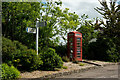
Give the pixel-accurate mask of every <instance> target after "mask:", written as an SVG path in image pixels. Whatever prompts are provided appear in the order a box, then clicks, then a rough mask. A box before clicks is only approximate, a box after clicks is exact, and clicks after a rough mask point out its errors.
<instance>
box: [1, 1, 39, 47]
mask: <svg viewBox="0 0 120 80" xmlns="http://www.w3.org/2000/svg"><path fill="white" fill-rule="evenodd" d="M39 7H40V6H39V3H38V2H32V3H31V2H3V3H2V26H3V36H5V37H9V38H10V39H12V40H19V41H20V42H22V43H24V44H26V45H28V46H32V45H33V44H32V43H33V42H34V41H35V35H34V34H27V32H26V27H35V20H36V18H39V17H40V16H39V11H40V9H39Z"/></svg>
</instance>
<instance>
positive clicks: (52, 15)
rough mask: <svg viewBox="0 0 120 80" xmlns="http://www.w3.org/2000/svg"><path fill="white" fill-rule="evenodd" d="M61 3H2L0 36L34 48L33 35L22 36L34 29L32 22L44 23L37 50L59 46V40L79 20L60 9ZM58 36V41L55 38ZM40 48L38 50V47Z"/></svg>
mask: <svg viewBox="0 0 120 80" xmlns="http://www.w3.org/2000/svg"><path fill="white" fill-rule="evenodd" d="M61 6H62V2H61V1H55V2H52V1H47V2H46V3H45V4H44V3H43V2H32V3H31V2H22V3H21V2H3V4H2V26H3V31H2V32H3V36H5V37H8V38H10V39H12V40H19V41H20V42H22V43H23V44H25V45H27V46H29V48H35V39H36V38H35V35H34V34H28V33H27V32H26V28H27V27H35V24H36V18H39V19H40V21H46V22H47V26H45V27H40V31H39V44H40V45H39V46H42V47H44V46H45V45H47V46H54V45H55V43H57V42H59V36H61V37H62V38H63V39H64V40H65V37H64V35H66V34H67V32H68V30H69V29H75V28H76V27H77V26H78V25H79V21H78V19H79V17H78V15H77V14H75V13H70V12H69V9H68V8H65V9H61V8H60V7H61ZM56 35H59V36H58V37H55V36H56ZM40 48H41V47H40Z"/></svg>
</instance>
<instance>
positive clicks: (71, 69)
mask: <svg viewBox="0 0 120 80" xmlns="http://www.w3.org/2000/svg"><path fill="white" fill-rule="evenodd" d="M88 62H89V63H94V64H99V65H101V66H105V65H109V64H114V63H109V62H102V61H88ZM80 63H82V64H85V65H84V66H80V65H79V64H80ZM89 63H83V62H79V64H76V63H72V62H64V64H63V66H67V67H68V68H67V69H60V71H40V70H36V71H32V72H24V73H21V74H20V76H21V78H51V77H56V76H57V77H58V76H62V75H69V74H72V73H78V72H83V71H85V70H89V69H94V68H97V67H98V66H96V65H93V64H89Z"/></svg>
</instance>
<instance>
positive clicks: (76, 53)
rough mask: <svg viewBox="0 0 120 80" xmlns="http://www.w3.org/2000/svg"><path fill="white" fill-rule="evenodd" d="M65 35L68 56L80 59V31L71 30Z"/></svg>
mask: <svg viewBox="0 0 120 80" xmlns="http://www.w3.org/2000/svg"><path fill="white" fill-rule="evenodd" d="M67 37H68V43H67V48H68V49H67V50H68V58H70V59H77V60H78V61H82V33H80V32H77V31H73V32H70V33H68V36H67Z"/></svg>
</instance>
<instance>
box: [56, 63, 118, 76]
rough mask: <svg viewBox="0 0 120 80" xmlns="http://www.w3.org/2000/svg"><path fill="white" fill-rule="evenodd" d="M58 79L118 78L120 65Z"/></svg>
mask: <svg viewBox="0 0 120 80" xmlns="http://www.w3.org/2000/svg"><path fill="white" fill-rule="evenodd" d="M57 78H118V65H109V66H105V67H100V68H97V69H92V70H88V71H84V72H81V73H74V74H71V75H66V76H60V77H57Z"/></svg>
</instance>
